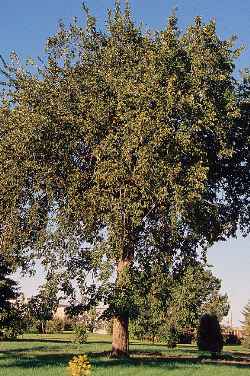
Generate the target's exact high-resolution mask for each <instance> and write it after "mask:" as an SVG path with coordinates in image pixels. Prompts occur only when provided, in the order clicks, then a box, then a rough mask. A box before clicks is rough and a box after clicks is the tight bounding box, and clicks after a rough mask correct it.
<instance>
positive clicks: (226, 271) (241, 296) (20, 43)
mask: <svg viewBox="0 0 250 376" xmlns="http://www.w3.org/2000/svg"><path fill="white" fill-rule="evenodd" d="M112 4H113V0H88V1H87V5H88V6H89V8H90V9H91V11H92V13H93V14H94V15H95V16H96V17H97V21H98V23H99V26H100V28H101V27H103V25H104V20H105V13H106V9H107V8H109V7H112ZM131 5H132V9H133V13H134V16H135V19H136V20H138V21H143V23H144V25H145V26H146V27H147V28H150V29H161V28H163V27H164V25H165V24H166V20H167V17H168V15H169V14H170V13H171V10H172V9H174V8H175V7H177V8H178V11H177V15H178V18H179V26H180V29H181V30H184V29H185V27H186V26H187V25H188V24H190V23H191V22H192V20H193V18H194V17H195V16H196V15H200V16H202V17H203V19H204V21H208V20H209V19H211V18H216V21H217V30H218V33H219V35H220V36H221V37H223V38H229V37H230V36H231V35H233V34H236V35H238V42H237V44H238V45H245V47H246V49H245V51H244V53H243V54H242V56H241V57H240V58H239V59H238V61H237V62H236V74H237V75H238V72H239V70H240V69H242V68H245V67H248V66H250V1H249V0H245V1H243V0H242V1H233V0H210V1H209V0H175V1H173V0H154V1H152V0H131ZM80 8H81V1H79V0H52V1H51V0H43V1H34V0H22V1H19V0H12V1H11V0H8V1H1V2H0V14H1V22H0V35H1V42H0V53H1V54H2V55H3V56H4V57H5V58H7V57H8V55H9V54H10V52H11V51H13V50H15V51H16V52H17V53H18V54H19V55H20V56H21V57H22V58H26V57H30V56H32V57H36V56H37V55H39V56H42V54H43V46H44V44H45V41H46V39H47V37H48V36H49V35H52V34H53V33H54V32H55V30H56V27H57V23H58V20H59V19H64V20H65V21H66V22H69V21H70V20H71V19H72V17H73V16H78V17H79V18H81V17H82V13H81V11H80ZM249 239H250V238H249V237H248V238H246V239H242V238H239V239H238V240H229V241H227V242H225V243H219V244H217V245H215V246H214V247H213V248H212V249H211V250H209V253H208V257H209V262H210V263H211V264H213V265H214V273H215V274H217V275H218V276H219V277H220V278H222V280H223V289H224V290H225V291H227V292H228V294H229V298H230V300H231V304H232V312H233V321H234V323H235V324H237V325H238V324H239V320H240V318H241V316H240V312H241V310H242V307H243V305H245V304H246V302H247V300H248V299H250V283H249V282H250V273H249V266H250V250H249ZM40 274H41V273H39V275H38V277H37V278H36V279H31V280H27V279H26V280H23V281H22V285H23V288H24V290H25V292H26V293H27V294H29V295H30V294H31V293H33V292H34V289H35V287H36V286H37V285H38V284H39V283H40V281H41V279H40V277H41V275H40Z"/></svg>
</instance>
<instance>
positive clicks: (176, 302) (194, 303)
mask: <svg viewBox="0 0 250 376" xmlns="http://www.w3.org/2000/svg"><path fill="white" fill-rule="evenodd" d="M152 270H153V268H152V266H151V273H152ZM140 284H141V288H140V287H139V286H138V288H137V289H138V291H140V294H138V296H137V299H136V301H137V306H138V316H137V317H136V318H135V319H134V320H132V323H131V332H132V334H133V335H134V336H136V337H139V338H145V337H147V338H149V339H151V340H153V341H154V339H155V338H158V339H164V338H165V339H168V337H171V333H173V332H174V333H175V339H176V341H177V340H178V333H179V334H180V335H181V334H183V333H185V332H186V333H187V332H190V330H191V331H195V330H196V328H197V326H198V324H199V319H200V317H201V316H202V315H203V314H205V313H208V314H213V315H217V313H218V315H219V319H220V320H221V319H222V318H223V317H224V316H226V315H227V314H228V311H229V303H228V298H227V295H221V294H220V287H221V281H220V280H219V279H218V278H216V277H215V276H214V275H213V274H212V272H211V271H210V270H209V269H207V268H206V266H205V265H203V264H201V263H200V264H199V263H197V262H196V265H195V266H193V267H191V266H189V267H187V268H185V269H184V270H183V271H180V270H179V275H177V274H176V272H173V270H172V274H171V270H165V271H164V272H163V269H161V268H160V266H159V263H158V264H157V266H156V267H155V272H154V273H153V274H151V277H149V274H147V277H146V278H145V280H141V281H140Z"/></svg>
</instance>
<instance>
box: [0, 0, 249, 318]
mask: <svg viewBox="0 0 250 376" xmlns="http://www.w3.org/2000/svg"><path fill="white" fill-rule="evenodd" d="M85 11H86V9H85ZM106 25H107V27H106V29H105V30H102V31H97V27H96V24H95V19H94V17H93V16H91V15H90V14H89V12H88V11H87V22H86V26H82V25H79V24H78V23H77V21H76V20H75V21H74V22H73V23H72V24H71V25H70V26H69V27H68V28H66V26H65V25H64V24H63V23H60V25H59V30H58V33H57V34H56V35H54V36H52V37H50V38H49V39H48V42H47V56H46V57H45V59H44V61H45V63H44V65H42V66H39V64H38V69H37V72H35V73H34V71H33V68H32V72H31V71H28V68H23V67H21V66H20V65H19V64H18V59H16V57H15V55H13V56H12V61H11V62H10V64H9V65H8V64H5V63H4V70H5V76H6V77H7V82H6V87H7V90H6V91H5V92H4V93H3V95H2V100H1V108H0V124H1V125H0V131H1V139H0V192H1V200H0V202H1V207H0V223H1V224H2V227H1V232H0V237H1V239H0V241H1V244H2V245H3V246H2V251H3V252H4V253H6V254H10V255H11V256H12V257H13V259H15V262H16V263H21V264H22V263H24V264H25V262H27V261H29V260H32V259H33V258H34V257H40V258H42V259H43V263H44V264H45V265H46V266H47V267H48V268H49V267H51V269H52V270H53V271H57V270H60V271H61V270H66V271H67V273H68V274H67V276H68V278H69V279H71V278H73V279H75V281H76V282H77V283H78V285H79V286H80V289H81V290H82V293H83V294H84V293H85V295H86V296H88V297H89V305H91V304H96V302H97V301H100V300H101V299H102V298H103V297H107V300H108V301H107V303H109V306H110V314H113V315H115V314H117V313H118V311H119V314H121V315H126V316H130V317H133V316H134V315H135V314H136V313H137V307H136V305H135V302H136V301H135V299H134V296H135V294H136V292H135V291H133V290H136V283H135V281H136V277H135V276H136V273H133V272H132V271H134V270H135V269H137V268H138V269H140V266H141V264H142V262H143V260H145V259H147V260H150V259H151V258H154V257H155V256H157V255H161V256H162V257H166V258H169V259H172V258H174V257H175V256H176V255H177V257H180V258H181V257H182V256H183V255H184V256H186V259H187V260H188V259H189V260H190V259H193V258H195V256H197V250H198V249H199V247H200V248H202V249H203V250H205V249H206V247H207V246H209V245H211V244H213V242H215V241H216V240H219V239H225V238H226V237H228V236H230V235H234V234H235V233H236V229H237V224H238V222H239V219H240V220H241V223H242V226H243V225H244V224H245V223H247V221H246V220H245V219H246V216H245V213H247V209H246V208H247V205H248V200H247V193H246V192H247V189H248V190H249V184H248V179H247V176H249V169H247V167H248V155H249V154H248V153H247V151H248V150H249V144H248V141H247V140H248V138H247V137H242V135H243V134H244V136H245V134H246V133H247V132H249V127H248V124H247V122H245V121H244V122H242V121H240V107H239V100H238V99H239V98H238V92H237V90H236V85H235V80H234V78H233V71H234V59H235V58H236V57H237V55H238V52H239V51H235V50H234V48H233V43H232V40H229V41H224V40H220V38H219V37H218V35H217V34H216V25H215V22H214V21H211V22H209V23H207V24H203V23H202V21H201V19H200V18H199V17H197V18H196V19H195V21H194V23H193V24H192V25H191V26H189V27H188V28H187V30H186V31H185V32H184V33H180V32H179V30H178V27H177V20H176V18H175V17H174V16H172V17H170V19H169V22H168V24H167V26H166V28H165V29H164V30H162V31H160V32H156V33H144V31H143V30H142V28H140V27H138V26H137V25H136V24H135V23H134V22H133V19H132V15H131V12H130V9H129V6H128V5H127V7H126V10H125V11H124V12H122V11H121V7H120V2H119V1H117V2H116V5H115V8H114V10H113V11H110V12H109V14H108V17H107V22H106ZM245 115H246V116H247V112H246V113H245ZM246 116H245V118H246ZM241 150H243V151H244V152H243V153H241ZM242 168H244V170H245V174H244V175H243V176H244V178H243V179H245V180H244V182H243V183H244V184H241V183H242V182H241V179H242V178H239V177H238V176H239V171H240V170H242ZM239 179H240V181H239ZM10 187H11V189H10ZM239 192H240V194H239ZM248 192H249V191H248ZM242 208H244V210H243V209H242ZM6 224H7V225H6ZM243 227H244V226H243ZM83 244H86V247H85V248H83ZM124 269H125V270H126V271H127V273H124ZM130 269H131V270H130ZM90 271H92V273H93V276H94V278H95V282H94V283H93V285H91V286H89V283H85V282H86V278H87V276H88V274H89V272H90ZM114 275H116V276H117V279H116V281H115V282H114V283H112V284H113V286H110V284H111V280H112V279H111V277H112V276H114ZM128 277H129V279H130V281H129V283H128ZM87 281H88V280H87ZM65 285H66V284H65ZM85 286H86V287H85ZM93 286H94V287H93ZM108 288H110V290H111V292H112V293H110V294H106V292H107V289H108ZM121 297H122V299H121ZM39 299H40V298H38V300H39ZM34 305H36V303H35V301H34ZM39 305H40V306H41V304H40V303H39ZM45 308H46V307H45ZM45 308H44V310H45ZM44 310H43V311H44ZM49 311H50V312H51V310H50V308H49ZM49 316H50V315H49V314H48V315H47V314H46V317H48V318H47V319H50V317H49Z"/></svg>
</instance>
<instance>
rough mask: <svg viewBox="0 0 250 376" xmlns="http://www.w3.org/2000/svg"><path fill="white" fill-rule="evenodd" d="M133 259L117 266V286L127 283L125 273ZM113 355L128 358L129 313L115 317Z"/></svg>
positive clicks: (123, 261)
mask: <svg viewBox="0 0 250 376" xmlns="http://www.w3.org/2000/svg"><path fill="white" fill-rule="evenodd" d="M130 263H131V258H126V259H122V260H120V261H119V262H118V265H117V279H116V285H117V286H119V287H122V286H123V285H124V284H125V283H126V282H124V280H123V272H124V270H125V269H126V268H128V267H129V264H130ZM113 319H114V321H113V338H112V355H113V356H114V357H121V356H128V351H129V333H128V322H129V317H128V313H125V312H119V313H117V314H116V315H114V318H113Z"/></svg>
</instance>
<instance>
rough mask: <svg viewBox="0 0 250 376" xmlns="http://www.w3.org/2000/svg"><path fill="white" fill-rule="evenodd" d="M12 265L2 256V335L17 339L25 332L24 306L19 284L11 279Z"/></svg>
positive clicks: (0, 328) (0, 263)
mask: <svg viewBox="0 0 250 376" xmlns="http://www.w3.org/2000/svg"><path fill="white" fill-rule="evenodd" d="M12 273H13V270H12V267H11V264H10V263H9V262H8V261H7V260H6V259H5V258H4V257H3V256H2V255H0V333H1V332H2V336H3V337H4V338H11V339H13V338H16V337H17V335H18V334H20V333H21V332H22V330H23V325H24V322H23V314H24V312H23V305H22V304H21V301H18V297H19V296H20V293H19V288H18V285H17V282H16V281H14V280H13V279H11V278H9V276H10V275H11V274H12Z"/></svg>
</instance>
